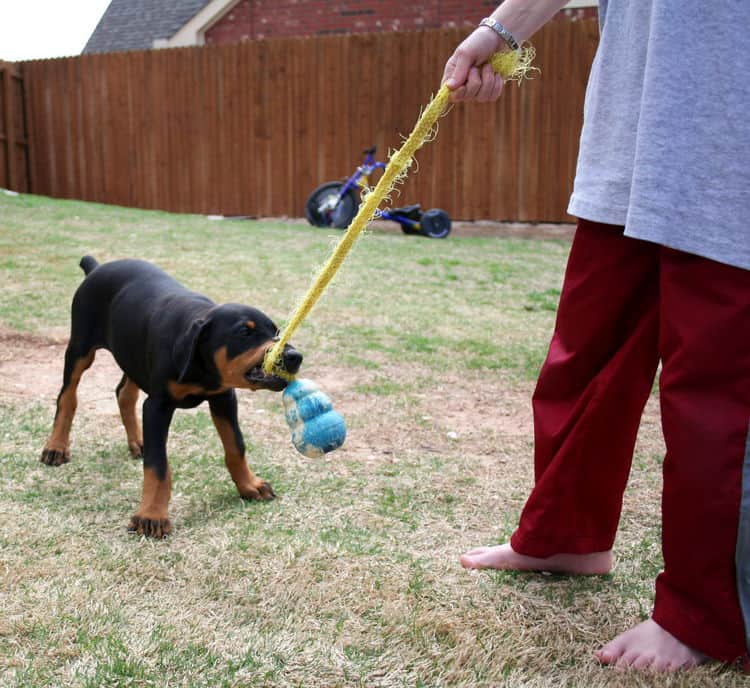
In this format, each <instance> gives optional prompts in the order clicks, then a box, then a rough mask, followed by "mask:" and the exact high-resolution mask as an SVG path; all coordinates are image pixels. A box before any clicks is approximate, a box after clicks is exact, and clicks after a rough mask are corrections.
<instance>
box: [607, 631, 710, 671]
mask: <svg viewBox="0 0 750 688" xmlns="http://www.w3.org/2000/svg"><path fill="white" fill-rule="evenodd" d="M594 654H595V655H596V658H597V659H598V660H599V661H600V662H601V663H602V664H614V665H615V666H616V667H619V668H623V669H627V668H633V669H649V670H651V671H659V672H665V671H678V670H679V669H689V668H690V667H695V666H698V665H699V664H703V663H704V662H706V661H708V659H709V658H708V657H707V656H706V655H704V654H703V653H701V652H698V651H697V650H694V649H693V648H692V647H688V646H687V645H685V644H684V643H682V642H680V641H679V640H677V638H675V637H674V636H673V635H672V634H671V633H669V632H668V631H665V630H664V629H663V628H662V627H661V626H660V625H659V624H658V623H656V621H654V620H653V619H648V620H647V621H644V622H643V623H639V624H638V625H637V626H634V627H633V628H631V629H630V630H629V631H625V633H621V634H620V635H618V636H617V637H616V638H615V639H614V640H612V641H611V642H609V643H607V644H606V645H605V646H604V647H603V648H602V649H601V650H598V651H597V652H595V653H594Z"/></svg>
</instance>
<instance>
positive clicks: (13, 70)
mask: <svg viewBox="0 0 750 688" xmlns="http://www.w3.org/2000/svg"><path fill="white" fill-rule="evenodd" d="M24 102H25V101H24V90H23V80H22V78H21V74H20V70H19V67H18V65H15V64H10V63H8V62H0V187H1V188H8V189H14V190H16V191H29V188H30V185H29V140H28V137H27V135H26V113H25V111H24Z"/></svg>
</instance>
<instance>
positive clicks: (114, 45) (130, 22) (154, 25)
mask: <svg viewBox="0 0 750 688" xmlns="http://www.w3.org/2000/svg"><path fill="white" fill-rule="evenodd" d="M208 2H209V0H112V2H110V4H109V7H108V8H107V10H106V12H105V13H104V15H103V16H102V18H101V20H100V21H99V23H98V24H97V26H96V29H94V33H92V34H91V37H90V38H89V40H88V42H87V43H86V46H85V47H84V49H83V52H84V53H104V52H114V51H118V50H147V49H149V48H152V47H153V44H154V40H156V39H158V38H169V37H170V36H172V35H174V34H175V33H176V32H177V30H178V29H180V28H181V27H182V26H184V25H185V24H186V23H187V22H188V20H189V19H191V18H192V17H193V16H195V15H196V14H197V13H198V11H199V10H200V9H201V8H202V7H204V6H205V5H207V4H208Z"/></svg>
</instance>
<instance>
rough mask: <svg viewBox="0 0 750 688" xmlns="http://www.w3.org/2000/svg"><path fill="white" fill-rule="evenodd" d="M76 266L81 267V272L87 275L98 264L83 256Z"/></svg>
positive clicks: (94, 260)
mask: <svg viewBox="0 0 750 688" xmlns="http://www.w3.org/2000/svg"><path fill="white" fill-rule="evenodd" d="M78 264H79V265H80V266H81V270H83V271H84V272H85V273H86V274H87V275H88V274H89V273H90V272H91V271H92V270H93V269H94V268H96V267H98V266H99V263H98V262H97V260H96V258H94V257H93V256H84V257H83V258H81V262H80V263H78Z"/></svg>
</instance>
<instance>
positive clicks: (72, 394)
mask: <svg viewBox="0 0 750 688" xmlns="http://www.w3.org/2000/svg"><path fill="white" fill-rule="evenodd" d="M95 355H96V351H95V350H92V351H90V352H89V353H88V354H87V355H86V356H84V357H82V358H80V359H79V360H78V361H76V363H75V365H74V366H73V371H72V372H71V374H70V380H69V382H68V385H67V387H65V389H63V390H61V392H60V396H59V397H58V398H57V411H56V412H55V422H54V424H53V426H52V433H51V434H50V436H49V439H48V440H47V443H46V444H45V445H44V450H43V451H42V461H43V462H44V463H46V464H48V465H50V466H53V465H54V466H59V465H60V464H62V463H67V462H68V461H70V451H69V446H70V429H71V427H72V425H73V417H74V416H75V413H76V408H77V407H78V395H77V389H78V383H79V382H80V381H81V376H82V375H83V373H84V372H85V371H86V370H87V369H88V368H90V367H91V364H92V363H93V362H94V356H95Z"/></svg>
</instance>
